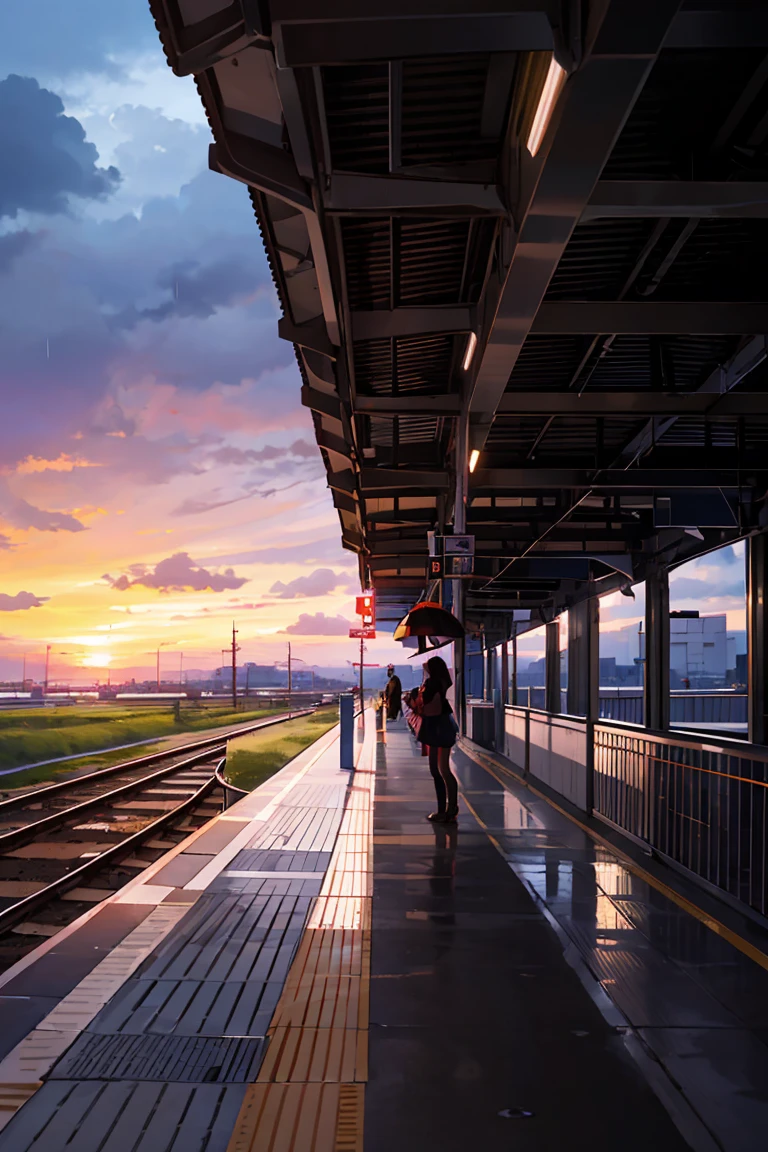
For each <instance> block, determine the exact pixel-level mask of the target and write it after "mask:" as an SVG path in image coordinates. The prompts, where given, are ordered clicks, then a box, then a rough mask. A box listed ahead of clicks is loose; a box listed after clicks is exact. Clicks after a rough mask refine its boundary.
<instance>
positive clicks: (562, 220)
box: [470, 0, 680, 448]
mask: <svg viewBox="0 0 768 1152" xmlns="http://www.w3.org/2000/svg"><path fill="white" fill-rule="evenodd" d="M679 6H680V5H679V0H649V2H648V3H646V4H645V5H644V8H643V18H642V21H639V22H638V20H637V7H636V4H635V3H634V2H633V0H608V2H606V3H604V4H603V5H601V9H600V14H601V16H602V20H601V22H600V24H599V26H598V27H593V28H591V29H590V33H591V37H590V41H589V44H588V47H587V52H586V54H585V58H584V60H583V62H582V63H581V65H580V67H579V68H578V70H577V71H576V72H575V73H573V74H572V75H571V76H570V77H569V78H568V80H567V81H566V83H565V87H564V89H563V92H562V95H561V97H560V100H559V101H558V106H557V107H556V109H555V114H554V118H553V124H552V126H551V128H550V130H549V132H548V134H547V137H546V138H545V140H544V143H543V146H542V148H541V149H540V151H539V152H538V153H537V155H536V156H535V157H530V156H528V155H527V153H526V152H525V151H521V157H522V160H521V173H520V182H521V187H522V188H523V190H524V191H523V194H522V195H521V203H520V205H519V207H518V213H517V217H518V220H519V231H518V235H517V238H516V243H515V245H514V248H513V249H512V253H511V258H510V260H509V262H508V264H507V269H506V278H505V281H504V284H503V287H502V288H501V290H500V293H499V294H498V295H496V296H495V298H494V297H492V296H491V295H490V294H489V295H488V296H487V303H486V320H485V323H484V325H483V328H484V332H483V333H482V337H483V339H484V340H485V346H484V348H483V349H482V352H481V353H480V355H479V357H477V361H478V362H477V374H476V377H475V380H474V386H473V389H472V395H471V400H470V420H471V428H470V440H471V444H470V446H471V447H472V448H481V447H482V445H483V443H484V442H485V438H486V436H487V434H488V430H489V429H490V426H491V423H492V422H493V416H494V414H495V412H496V409H497V407H498V405H499V401H500V399H501V397H502V395H503V394H504V391H505V389H506V386H507V381H508V380H509V377H510V374H511V372H512V369H513V368H514V366H515V363H516V361H517V358H518V356H519V354H520V350H521V348H522V346H523V344H524V342H525V339H526V337H527V335H528V333H529V332H530V331H531V327H532V325H533V323H534V319H535V317H536V313H537V311H538V310H539V306H540V305H541V302H542V300H543V299H544V295H545V293H546V291H547V288H548V286H549V282H550V280H551V279H552V276H553V274H554V271H555V269H556V267H557V265H558V263H559V261H560V258H561V257H562V255H563V252H564V251H565V248H566V245H567V244H568V241H569V239H570V237H571V234H572V232H573V229H574V227H575V226H576V224H577V223H578V222H579V220H580V218H581V215H582V213H583V211H584V209H585V208H586V206H587V204H588V203H589V200H590V197H591V195H592V192H593V190H594V187H595V185H596V184H597V181H598V179H599V177H600V173H601V172H602V170H603V168H604V167H605V164H606V162H607V161H608V159H609V157H610V154H611V151H612V149H613V145H614V143H615V141H616V140H617V138H618V136H619V134H620V132H621V130H622V128H623V127H624V124H625V122H626V120H627V117H628V116H629V113H630V112H631V110H632V108H633V106H634V104H635V101H636V100H637V97H638V96H639V94H640V92H641V91H642V88H643V85H644V84H645V81H646V79H647V77H648V74H649V72H650V70H651V68H652V67H653V65H654V63H655V61H656V58H657V56H658V54H659V51H660V50H661V47H662V44H663V42H664V38H665V36H666V35H667V33H668V31H669V28H670V25H671V23H672V21H673V19H674V17H675V15H676V13H677V10H678V8H679ZM585 331H590V330H589V329H584V328H582V329H581V332H585ZM597 331H600V329H597ZM610 331H613V329H610ZM486 333H487V338H486Z"/></svg>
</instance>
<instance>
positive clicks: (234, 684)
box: [232, 620, 238, 712]
mask: <svg viewBox="0 0 768 1152" xmlns="http://www.w3.org/2000/svg"><path fill="white" fill-rule="evenodd" d="M236 636H237V629H236V628H235V622H234V620H233V621H232V709H233V711H235V712H236V711H237V652H238V647H237V640H236Z"/></svg>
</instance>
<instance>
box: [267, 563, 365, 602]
mask: <svg viewBox="0 0 768 1152" xmlns="http://www.w3.org/2000/svg"><path fill="white" fill-rule="evenodd" d="M346 582H347V577H346V576H345V575H344V573H343V572H341V573H338V572H334V570H333V568H315V570H314V572H310V573H309V575H308V576H297V577H296V579H295V580H291V581H289V582H288V583H287V584H284V583H283V582H282V580H277V581H276V582H275V583H274V584H273V585H272V587H271V588H270V590H269V591H270V594H271V595H272V596H277V597H278V599H280V600H297V599H299V598H301V599H306V598H307V597H309V596H326V595H327V594H328V593H329V592H333V590H334V588H338V587H339V585H340V584H346Z"/></svg>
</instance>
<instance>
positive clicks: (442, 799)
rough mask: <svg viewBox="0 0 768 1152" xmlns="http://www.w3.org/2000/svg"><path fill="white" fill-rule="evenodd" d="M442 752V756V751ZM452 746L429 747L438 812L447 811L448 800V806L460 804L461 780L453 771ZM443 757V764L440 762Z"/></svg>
mask: <svg viewBox="0 0 768 1152" xmlns="http://www.w3.org/2000/svg"><path fill="white" fill-rule="evenodd" d="M441 752H442V757H441V756H440V753H441ZM450 755H451V750H450V748H432V747H430V749H429V770H430V772H431V773H432V779H433V780H434V782H435V794H436V796H437V810H438V812H445V810H446V801H447V804H448V807H449V808H451V809H456V808H458V806H459V782H458V780H457V779H456V777H455V776H454V774H453V772H451V761H450ZM441 759H442V764H441V763H440V761H441Z"/></svg>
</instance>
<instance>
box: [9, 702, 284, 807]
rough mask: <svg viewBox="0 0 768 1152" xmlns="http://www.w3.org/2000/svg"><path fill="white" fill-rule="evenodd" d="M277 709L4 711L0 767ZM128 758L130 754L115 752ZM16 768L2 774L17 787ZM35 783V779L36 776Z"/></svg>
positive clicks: (233, 721) (70, 765)
mask: <svg viewBox="0 0 768 1152" xmlns="http://www.w3.org/2000/svg"><path fill="white" fill-rule="evenodd" d="M276 711H278V710H277V709H274V708H268V709H267V708H262V709H258V710H253V711H249V712H240V711H238V712H234V711H233V710H232V709H231V708H207V707H199V708H195V707H190V706H187V707H184V708H182V710H181V714H180V717H179V719H178V720H177V719H176V717H175V715H174V713H173V710H172V708H166V707H165V706H164V705H158V706H157V707H153V708H121V707H113V706H110V705H108V704H104V705H98V704H96V705H93V706H91V707H86V708H61V709H59V708H39V709H36V710H35V709H31V708H30V709H26V710H18V711H17V710H15V709H14V710H13V711H12V712H11V711H9V712H0V768H14V767H16V765H17V764H36V763H37V762H39V761H41V760H55V759H56V758H58V757H59V756H72V755H76V754H77V753H82V754H83V755H84V756H87V754H88V753H89V752H94V751H96V750H98V749H103V748H113V747H115V746H116V745H119V744H135V743H138V742H140V741H144V740H152V739H153V738H158V737H159V738H162V737H164V736H178V735H180V734H181V733H184V732H203V731H205V730H206V729H208V728H219V727H221V726H223V725H226V724H242V723H248V722H249V721H252V720H259V719H261V718H262V717H264V716H269V715H272V714H274V713H275V712H276ZM140 751H141V750H140V749H131V751H130V757H131V758H133V756H134V755H140ZM121 758H122V759H125V758H126V753H125V752H122V753H119V754H118V755H117V759H121ZM73 767H75V765H74V764H73V763H72V762H69V763H68V764H66V765H61V766H60V768H57V769H56V771H57V772H59V771H60V772H64V771H66V772H71V771H72V770H73ZM52 774H53V773H52V770H51V769H46V770H45V775H44V776H43V777H39V779H46V780H49V779H51V777H52ZM22 775H24V776H26V773H19V774H18V775H17V774H16V773H14V774H13V775H12V776H6V777H4V778H0V788H2V787H3V785H4V784H6V785H11V783H12V786H13V787H18V786H19V783H20V778H21V776H22ZM32 782H33V783H36V782H37V781H32Z"/></svg>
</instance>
